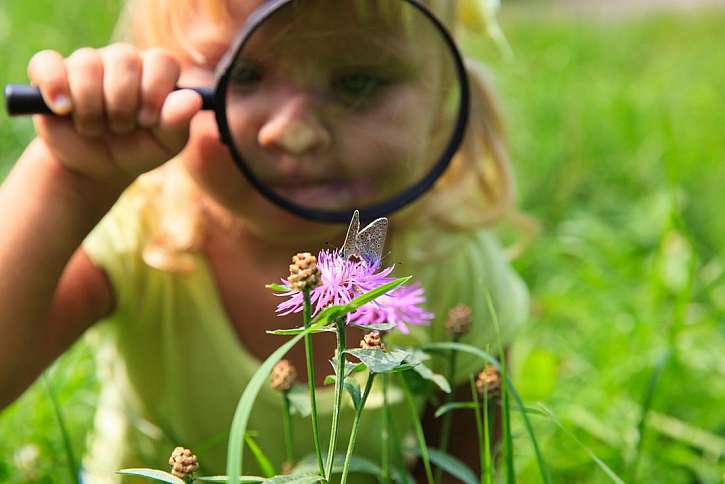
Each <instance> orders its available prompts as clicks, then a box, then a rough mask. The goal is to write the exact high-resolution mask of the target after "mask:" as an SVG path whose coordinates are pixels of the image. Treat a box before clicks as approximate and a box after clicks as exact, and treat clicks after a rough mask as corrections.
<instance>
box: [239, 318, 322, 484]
mask: <svg viewBox="0 0 725 484" xmlns="http://www.w3.org/2000/svg"><path fill="white" fill-rule="evenodd" d="M324 324H325V321H320V322H318V323H317V324H313V325H312V326H310V327H309V328H308V329H307V330H305V331H304V332H302V333H300V334H298V335H296V336H294V337H293V338H292V339H290V340H289V341H287V342H286V343H284V344H283V345H282V346H280V347H279V348H277V350H276V351H275V352H274V353H272V354H271V355H270V356H269V357H268V358H267V359H266V360H264V363H262V365H261V366H260V367H259V369H258V370H257V372H256V373H255V374H254V376H252V379H251V380H250V381H249V384H247V387H246V388H245V389H244V392H243V393H242V396H241V398H240V399H239V403H238V404H237V409H236V410H235V412H234V419H233V420H232V426H231V429H230V430H229V445H228V447H227V476H238V475H239V474H240V473H241V470H242V464H243V454H242V450H243V448H244V444H243V440H244V439H243V437H244V435H245V434H246V431H247V423H248V421H249V416H250V414H251V413H252V407H253V406H254V401H255V400H256V398H257V394H259V391H260V390H261V389H262V386H263V385H264V383H265V382H266V381H267V378H269V375H270V373H271V372H272V369H273V368H274V365H276V364H277V363H278V362H279V360H281V359H282V358H283V357H284V356H285V355H286V354H287V352H288V351H289V350H291V349H292V347H293V346H294V345H296V344H297V343H298V342H299V341H300V340H301V339H302V338H303V337H304V336H305V335H306V334H309V332H311V331H313V330H314V329H316V328H318V327H321V326H322V325H324ZM233 481H234V478H233V477H229V481H228V482H229V484H232V483H233Z"/></svg>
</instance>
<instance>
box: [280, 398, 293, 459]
mask: <svg viewBox="0 0 725 484" xmlns="http://www.w3.org/2000/svg"><path fill="white" fill-rule="evenodd" d="M282 400H283V401H284V415H283V416H282V418H283V420H282V424H283V425H282V426H283V431H284V447H285V451H286V452H287V462H289V463H290V464H292V463H293V462H294V460H295V457H294V450H293V449H294V444H293V442H294V439H293V437H292V415H290V403H289V390H288V391H286V392H283V393H282Z"/></svg>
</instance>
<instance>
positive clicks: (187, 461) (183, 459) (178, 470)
mask: <svg viewBox="0 0 725 484" xmlns="http://www.w3.org/2000/svg"><path fill="white" fill-rule="evenodd" d="M169 465H170V466H171V473H172V474H173V475H175V476H176V477H178V478H180V479H188V478H189V477H191V475H192V474H193V473H194V472H196V471H197V470H198V469H199V461H198V459H197V458H196V456H195V455H194V454H192V453H191V451H190V450H189V449H185V448H184V447H177V448H175V449H174V452H172V453H171V457H169Z"/></svg>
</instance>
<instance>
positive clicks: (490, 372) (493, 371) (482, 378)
mask: <svg viewBox="0 0 725 484" xmlns="http://www.w3.org/2000/svg"><path fill="white" fill-rule="evenodd" d="M476 388H478V392H479V393H483V391H484V390H486V392H487V393H488V396H490V397H494V398H495V397H497V396H498V395H499V392H500V390H501V373H500V372H499V371H498V368H496V367H495V366H494V365H486V366H485V367H484V368H483V370H482V371H481V373H479V374H478V378H477V379H476Z"/></svg>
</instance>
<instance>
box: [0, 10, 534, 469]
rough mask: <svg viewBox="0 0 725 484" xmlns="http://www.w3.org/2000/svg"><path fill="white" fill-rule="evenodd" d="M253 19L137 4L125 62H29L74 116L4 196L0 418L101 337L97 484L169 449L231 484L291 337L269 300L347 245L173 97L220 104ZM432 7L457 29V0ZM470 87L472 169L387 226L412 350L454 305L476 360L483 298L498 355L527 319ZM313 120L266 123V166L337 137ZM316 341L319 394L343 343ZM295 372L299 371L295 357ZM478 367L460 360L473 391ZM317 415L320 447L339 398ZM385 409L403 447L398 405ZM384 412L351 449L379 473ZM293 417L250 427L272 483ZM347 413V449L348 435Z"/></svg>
mask: <svg viewBox="0 0 725 484" xmlns="http://www.w3.org/2000/svg"><path fill="white" fill-rule="evenodd" d="M260 3H262V2H261V0H257V1H250V0H244V1H231V0H228V1H225V0H188V1H186V2H171V1H165V0H129V2H128V4H127V6H126V8H125V11H124V15H123V18H122V20H121V22H120V32H121V35H122V36H123V38H124V39H125V40H126V41H127V42H128V43H123V44H113V45H110V46H108V47H105V48H102V49H98V50H93V49H80V50H78V51H76V52H74V53H73V54H72V55H70V56H69V57H68V58H65V59H64V58H63V57H62V56H61V55H60V54H58V53H57V52H53V51H43V52H40V53H38V54H36V55H35V56H34V57H33V58H32V60H31V61H30V64H29V67H28V73H29V76H30V79H31V81H32V82H33V83H34V84H36V85H37V86H39V88H40V89H41V92H42V94H43V96H44V99H45V100H46V102H47V103H48V104H49V106H50V107H51V109H52V110H53V111H54V112H55V113H56V114H71V116H67V117H51V116H37V117H36V118H35V120H34V121H35V126H36V131H37V137H36V139H35V140H33V141H32V142H31V144H30V145H29V146H28V148H27V150H26V151H25V153H24V154H23V155H22V156H21V158H20V159H19V160H18V162H17V164H16V166H15V168H14V169H13V171H12V173H11V174H10V175H9V176H8V178H7V180H6V181H5V183H4V184H3V186H2V189H1V190H0V213H1V214H2V216H0V233H2V234H3V243H2V244H1V245H0V270H2V274H3V277H2V282H0V332H2V334H3V338H0V407H2V406H5V405H7V404H8V403H10V402H11V401H12V400H14V399H15V398H16V397H17V396H18V395H20V394H21V393H22V392H23V391H24V390H25V389H26V388H27V387H28V386H29V385H30V384H31V383H32V381H33V380H34V379H35V378H36V377H37V376H38V375H39V373H40V372H41V371H42V370H43V369H44V368H45V367H47V366H48V365H49V364H50V363H51V362H52V361H53V360H54V359H55V358H57V357H58V356H59V355H60V354H62V353H63V351H64V350H65V349H67V348H68V347H69V346H70V345H71V344H72V343H73V342H74V341H76V340H77V339H78V338H79V337H80V336H81V335H82V334H83V333H84V332H86V330H89V328H91V327H92V328H93V329H92V330H91V331H88V332H87V333H86V334H87V335H88V336H89V339H90V340H91V341H92V344H93V345H94V346H95V347H96V349H97V357H98V371H99V377H100V381H101V385H102V389H101V395H100V400H99V405H98V409H97V414H96V425H95V429H94V431H93V434H92V441H91V443H90V447H89V453H88V455H87V456H86V459H85V463H84V469H85V472H86V474H87V475H86V479H85V481H86V482H113V481H114V479H117V478H116V477H114V472H115V471H116V470H118V469H120V468H124V467H155V468H158V467H162V466H163V465H164V463H165V461H166V460H167V459H168V456H169V454H170V451H171V450H172V449H173V448H174V446H176V445H183V446H185V447H189V448H191V449H193V450H194V452H195V453H197V455H198V456H199V461H200V463H201V468H202V471H203V473H204V474H207V475H208V474H221V473H224V464H225V462H224V461H225V457H226V452H225V446H226V436H227V433H228V429H229V425H230V422H231V418H232V415H233V412H234V408H235V405H236V403H237V401H238V398H239V396H240V394H241V392H242V390H243V389H244V387H245V385H246V384H247V383H248V381H249V379H250V378H251V376H252V375H253V374H254V372H255V371H256V369H257V368H258V366H259V362H260V360H263V359H264V358H266V357H267V356H268V355H269V354H270V353H271V352H272V351H273V350H274V349H275V348H276V347H277V346H278V345H279V344H280V343H281V342H282V341H283V340H282V339H281V337H279V336H272V335H268V334H267V333H265V330H268V329H276V328H281V327H289V326H291V325H292V324H295V323H298V322H299V321H298V319H299V318H297V317H287V318H278V317H275V315H274V309H275V306H276V305H277V304H278V303H279V302H280V300H279V299H278V298H275V296H274V295H273V294H272V293H270V292H269V291H268V290H266V289H265V287H264V286H265V284H266V283H269V282H273V281H278V280H279V278H280V277H282V276H285V275H286V272H287V268H288V265H289V260H290V257H291V256H292V255H293V254H295V253H297V252H301V251H309V252H313V253H315V252H316V251H317V250H319V249H322V248H330V247H335V246H339V245H340V244H341V243H342V240H343V239H344V235H345V233H344V231H345V228H346V227H344V226H334V225H323V224H318V223H313V222H309V221H305V220H301V219H299V218H297V217H294V216H292V215H290V214H288V213H286V212H284V211H283V210H282V209H280V208H278V207H276V206H274V205H272V204H271V203H270V202H268V201H267V200H266V199H264V198H263V197H262V196H261V195H259V194H258V193H257V192H256V191H254V190H253V189H252V188H251V187H250V186H249V185H248V184H247V182H246V181H245V179H244V178H243V177H242V176H241V175H240V173H239V171H238V169H237V168H236V166H235V165H234V163H233V161H232V159H231V157H230V155H229V153H228V151H227V148H226V147H225V146H223V145H222V144H221V143H220V140H219V136H218V133H217V128H216V124H215V121H214V118H213V114H211V113H209V112H201V111H200V107H201V99H200V98H199V96H198V95H197V94H195V93H194V92H191V91H185V90H181V91H173V88H174V86H175V85H182V86H184V85H186V86H205V85H211V84H212V82H213V70H214V67H215V65H216V63H217V61H218V60H219V57H220V56H221V55H222V54H223V53H224V51H225V50H226V48H227V47H228V45H229V43H230V42H231V40H232V38H233V36H234V35H235V33H236V32H237V30H238V28H239V26H240V25H241V24H242V22H243V21H244V19H245V18H246V17H247V16H248V15H249V14H250V12H252V11H253V10H254V9H255V8H256V7H258V6H259V5H260ZM425 3H426V4H427V5H428V6H429V7H430V8H431V9H432V10H433V11H434V13H436V14H437V15H438V16H439V18H441V19H442V20H443V21H444V22H445V23H446V24H447V25H448V26H449V27H455V26H456V20H457V15H456V13H457V11H458V8H457V7H460V5H457V2H455V0H428V1H426V2H425ZM466 5H467V7H468V8H470V7H471V2H466ZM333 12H334V11H333V10H330V15H334V13H333ZM468 69H469V75H470V80H471V84H472V101H471V109H472V114H471V118H470V122H469V127H468V132H467V134H466V137H465V140H464V144H463V146H462V148H461V149H460V152H459V153H458V155H457V156H456V157H455V158H454V160H453V162H452V164H451V166H450V167H449V168H448V170H447V172H446V173H445V174H444V176H443V177H442V179H441V180H439V182H438V183H437V184H436V186H435V187H434V188H433V189H432V190H431V191H430V192H429V193H427V194H426V195H424V196H423V197H422V198H421V199H419V201H417V202H415V203H414V204H413V205H412V206H410V207H408V208H406V209H405V210H404V211H402V212H401V213H398V214H394V215H393V216H392V217H391V233H390V234H389V250H390V255H389V256H388V262H389V263H388V264H387V265H390V264H392V263H395V264H397V272H398V274H400V275H404V274H413V275H414V276H415V277H416V279H417V280H419V281H420V282H421V283H422V284H423V286H424V287H425V289H426V291H427V296H428V308H427V309H429V310H430V311H432V312H433V313H434V314H436V315H437V319H436V320H435V321H434V322H433V324H432V325H431V326H430V327H418V328H414V329H413V330H412V331H411V333H410V335H408V336H407V337H406V338H405V343H406V344H416V343H421V342H425V341H432V340H445V339H447V338H448V337H447V335H446V333H445V329H444V324H443V323H444V322H445V318H446V314H447V313H448V310H449V309H450V308H452V307H453V306H455V305H457V304H460V303H464V304H467V305H469V306H470V307H471V308H472V310H473V315H474V325H473V329H472V331H471V332H470V334H469V335H468V336H466V337H465V338H464V339H463V341H464V342H467V343H470V344H474V345H477V346H479V347H484V346H485V345H488V344H492V343H493V342H494V341H495V339H494V338H495V337H494V329H493V327H492V326H491V324H490V318H489V316H488V311H487V309H486V303H485V293H486V292H485V291H489V292H490V293H491V295H492V297H493V300H494V304H495V306H496V309H497V311H498V315H499V318H500V320H501V321H502V324H503V327H502V332H503V337H504V339H505V340H509V339H510V338H511V335H512V334H513V332H514V330H515V329H516V328H517V327H518V326H520V325H521V324H522V323H523V321H524V320H525V316H526V312H527V294H526V290H525V288H524V287H523V285H522V283H521V281H520V279H519V278H518V277H517V276H516V275H515V274H514V273H513V272H512V271H511V269H510V268H509V266H508V263H507V261H506V258H505V256H504V254H503V251H502V250H501V249H500V247H499V245H498V244H497V242H496V241H495V239H494V237H493V236H492V235H491V234H490V232H489V231H488V228H487V227H489V226H490V225H491V224H492V223H494V222H495V221H496V220H498V219H499V218H501V217H502V216H504V215H505V214H507V213H509V212H510V211H511V210H512V209H511V201H512V195H511V191H512V189H511V178H510V174H509V167H508V161H507V159H506V155H505V153H504V151H503V148H502V129H501V125H500V122H499V119H498V116H497V113H496V110H495V108H494V105H493V99H492V95H491V93H490V90H489V88H488V85H487V83H486V81H485V76H484V75H483V74H482V72H481V70H480V68H478V67H477V66H476V65H475V64H473V63H469V64H468ZM275 109H276V108H275ZM305 109H307V108H305V107H301V108H298V109H284V107H281V108H279V111H275V110H274V109H272V108H271V107H270V112H269V113H268V116H267V118H266V119H265V121H264V122H262V123H261V124H259V125H254V126H249V129H250V130H257V131H258V132H259V133H261V132H264V133H265V134H264V137H262V136H259V135H258V136H257V137H258V139H259V140H260V146H262V147H263V148H264V147H266V149H270V150H277V151H282V152H285V153H295V152H299V151H300V150H304V149H305V146H303V145H304V143H305V142H306V141H309V140H310V139H314V136H332V135H334V133H321V132H320V127H319V126H316V125H314V117H313V116H310V113H309V112H307V111H305ZM300 133H302V134H300ZM311 137H312V138H311ZM262 138H264V142H262ZM142 174H143V176H140V175H142ZM139 176H140V177H139ZM122 193H123V195H122ZM250 207H253V208H250ZM95 323H98V324H95ZM398 340H399V341H402V340H403V339H402V338H399V339H398ZM314 342H315V353H316V354H315V366H316V375H317V376H318V377H319V381H318V382H317V383H318V385H321V383H322V379H323V378H324V376H325V375H326V374H328V373H330V371H329V363H328V362H327V359H328V358H329V357H330V355H331V354H332V351H333V347H334V346H333V345H334V342H333V341H332V340H330V339H327V340H326V339H325V338H324V337H317V336H316V337H315V338H314ZM289 358H290V360H291V361H292V362H293V364H294V365H295V366H296V367H297V368H298V369H299V370H301V369H303V368H304V367H305V363H304V354H303V351H302V349H301V348H298V349H297V350H295V351H294V352H292V353H291V354H290V356H289ZM479 366H480V362H477V361H474V360H472V359H466V358H461V359H460V366H459V375H461V380H463V379H464V378H466V377H467V375H468V374H470V373H472V372H474V371H475V370H476V369H477V368H478V367H479ZM459 383H460V382H459ZM318 394H319V396H318V410H319V412H320V428H321V432H322V436H323V441H324V436H326V435H328V432H329V425H330V412H331V407H332V392H331V389H330V387H323V388H321V389H320V390H319V392H318ZM391 400H392V402H393V405H394V407H393V411H394V412H396V413H397V414H398V416H397V417H398V418H396V422H398V423H399V431H400V432H401V433H402V434H404V433H405V432H406V430H407V426H406V425H407V424H406V423H405V422H407V421H408V420H409V418H408V417H407V416H406V415H405V409H404V406H403V405H402V404H401V396H400V394H399V393H396V392H393V394H392V395H391ZM380 401H381V398H380V396H379V395H377V396H376V395H375V394H373V395H372V396H371V397H370V399H369V406H370V410H369V411H367V410H366V413H365V417H364V419H365V422H364V423H363V429H362V431H361V435H360V437H359V440H358V444H357V447H356V453H358V454H360V455H363V456H366V457H369V458H372V459H375V460H377V459H378V458H379V450H378V448H379V438H380V434H379V428H378V427H377V426H376V425H375V422H376V421H377V422H379V421H380V419H379V417H380V404H381V402H380ZM280 412H281V399H280V398H279V395H277V394H275V393H274V392H273V391H272V390H271V389H270V388H267V389H265V390H264V391H263V392H262V393H261V394H260V396H259V398H258V401H257V402H256V406H255V409H254V411H253V414H252V419H251V428H252V429H253V430H254V431H255V432H256V434H255V438H256V440H257V442H258V443H259V444H260V446H261V447H262V448H263V449H264V451H265V452H266V453H267V454H268V455H269V456H270V457H271V458H272V460H273V461H274V463H275V465H277V466H278V467H279V465H280V464H281V462H282V461H283V460H284V450H283V446H282V445H281V438H280V436H281V426H282V420H281V417H280ZM347 412H348V413H347V414H343V417H342V425H343V427H342V431H341V436H340V437H339V440H338V442H341V441H344V440H345V435H346V431H347V432H349V427H348V428H346V427H345V425H348V426H349V424H350V422H351V420H352V419H351V412H350V409H349V408H348V409H347ZM295 425H296V429H298V430H297V432H296V434H295V437H296V441H295V446H296V449H295V452H296V455H297V456H304V455H307V454H309V453H310V452H311V451H312V445H311V439H310V437H309V435H308V432H307V429H308V428H309V420H308V419H307V420H302V419H299V420H297V421H296V422H295ZM454 425H455V424H454ZM469 427H470V426H469ZM453 440H454V442H453V443H452V444H451V451H452V452H453V453H454V454H456V453H458V454H459V455H466V454H467V452H466V449H468V450H469V451H470V449H471V448H473V449H474V451H475V444H474V440H472V439H471V440H468V441H466V439H464V438H460V434H459V436H458V438H456V439H453ZM456 443H458V445H456ZM245 464H246V466H247V468H245V473H247V474H251V473H255V472H257V471H258V469H255V464H254V461H253V459H251V458H249V457H247V458H245Z"/></svg>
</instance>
